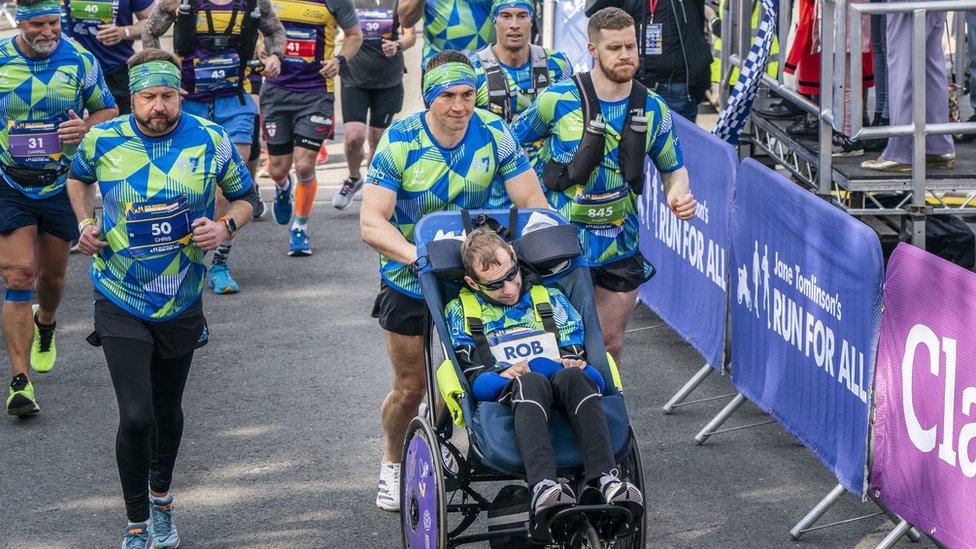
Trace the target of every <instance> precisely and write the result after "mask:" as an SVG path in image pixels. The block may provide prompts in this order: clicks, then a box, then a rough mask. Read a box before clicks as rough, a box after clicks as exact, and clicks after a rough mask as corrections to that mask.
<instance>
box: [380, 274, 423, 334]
mask: <svg viewBox="0 0 976 549" xmlns="http://www.w3.org/2000/svg"><path fill="white" fill-rule="evenodd" d="M428 314H429V313H428V311H427V304H426V303H425V302H424V301H423V300H422V299H415V298H412V297H410V296H408V295H406V294H402V293H400V292H398V291H396V290H394V289H393V288H391V287H390V286H389V284H387V283H386V281H381V282H380V293H379V294H377V296H376V301H374V302H373V318H376V319H379V321H380V326H381V327H382V328H383V329H384V330H386V331H387V332H393V333H395V334H400V335H405V336H419V335H424V323H425V322H426V321H427V315H428Z"/></svg>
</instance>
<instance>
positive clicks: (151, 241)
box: [68, 49, 258, 549]
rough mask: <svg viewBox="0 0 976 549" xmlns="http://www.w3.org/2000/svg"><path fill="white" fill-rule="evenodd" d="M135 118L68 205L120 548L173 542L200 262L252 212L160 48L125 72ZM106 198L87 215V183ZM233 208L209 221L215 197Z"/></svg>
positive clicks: (243, 183)
mask: <svg viewBox="0 0 976 549" xmlns="http://www.w3.org/2000/svg"><path fill="white" fill-rule="evenodd" d="M128 65H129V82H130V92H131V95H132V114H130V115H128V116H123V117H119V118H116V119H115V120H112V121H110V122H106V123H104V124H100V125H98V126H96V127H95V128H92V131H91V132H90V133H89V134H88V135H87V136H85V139H84V141H83V142H82V144H81V147H80V149H79V152H78V155H77V156H76V157H75V159H74V162H73V163H72V165H71V176H70V179H69V181H68V193H69V195H70V197H71V205H72V207H73V208H74V212H75V214H76V216H77V217H78V218H79V219H82V221H81V223H79V227H80V230H81V236H80V237H79V240H78V250H79V251H81V252H82V253H85V254H89V255H93V256H94V261H93V262H92V265H91V268H90V269H89V275H90V277H91V280H92V284H93V285H94V287H95V297H94V305H93V308H94V317H95V318H94V320H95V331H94V332H93V333H92V334H91V335H90V336H89V337H88V342H89V343H91V344H92V345H95V346H100V347H102V350H103V351H104V353H105V361H106V363H107V364H108V369H109V373H110V374H111V377H112V383H113V385H114V387H115V394H116V398H117V400H118V407H119V428H118V434H117V438H116V445H115V452H116V461H117V463H118V467H119V478H120V479H121V481H122V494H123V497H124V500H125V507H126V516H127V518H128V521H129V522H128V524H127V526H126V527H125V529H124V530H123V533H122V547H124V548H126V549H144V548H148V547H149V546H150V544H152V546H153V547H158V548H168V547H169V548H172V547H177V546H178V545H179V544H180V537H179V533H178V531H177V529H176V526H175V525H174V524H173V496H172V495H170V494H169V487H170V483H171V482H172V480H173V469H174V465H175V462H176V455H177V453H178V452H179V447H180V439H181V436H182V428H183V412H182V398H183V388H184V385H185V384H186V378H187V374H188V373H189V369H190V365H191V362H192V360H193V353H194V350H196V349H197V348H199V347H201V346H203V345H205V344H206V343H207V340H208V338H209V331H208V329H207V322H206V319H205V318H204V316H203V303H202V299H201V296H202V293H203V287H204V281H205V277H206V271H207V269H206V264H205V263H204V258H205V255H206V253H207V252H210V251H213V250H214V249H216V248H217V246H218V245H219V244H220V243H221V242H223V241H224V240H226V239H227V238H229V237H230V236H233V234H234V233H235V232H236V231H237V229H238V228H239V227H243V226H244V225H245V224H246V223H247V222H248V221H250V219H251V214H252V211H253V207H254V205H256V204H257V203H258V196H257V193H256V191H255V187H254V185H253V184H252V182H251V176H250V174H249V173H248V171H247V167H246V166H245V164H244V160H243V159H242V158H241V155H240V153H239V152H238V151H237V148H236V147H235V146H234V143H233V142H232V140H231V137H230V136H228V135H227V133H226V132H225V131H224V129H223V128H221V127H220V126H218V125H217V124H215V123H213V122H211V121H209V120H206V119H203V118H200V117H197V116H194V115H191V114H189V113H185V112H181V106H180V89H181V79H180V67H179V64H178V61H177V59H176V57H175V56H173V55H172V54H170V53H167V52H164V51H162V50H156V49H149V50H143V51H141V52H139V53H137V54H135V55H134V56H132V58H131V59H130V60H129V63H128ZM96 184H97V185H98V190H99V191H100V193H101V196H102V212H101V215H100V219H96V218H95V217H94V211H95V210H94V202H95V185H96ZM218 188H219V189H220V190H221V191H222V192H223V196H224V197H226V198H227V200H228V201H230V205H229V206H228V208H227V215H224V216H223V217H221V218H219V219H217V220H213V217H214V211H215V208H216V195H217V189H218Z"/></svg>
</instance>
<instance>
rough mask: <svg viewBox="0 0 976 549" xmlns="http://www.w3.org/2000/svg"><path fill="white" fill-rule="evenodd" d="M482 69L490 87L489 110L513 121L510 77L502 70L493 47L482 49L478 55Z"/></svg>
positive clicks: (506, 119)
mask: <svg viewBox="0 0 976 549" xmlns="http://www.w3.org/2000/svg"><path fill="white" fill-rule="evenodd" d="M476 55H477V57H478V61H479V62H480V63H481V68H482V69H483V70H484V71H485V83H486V84H487V86H488V110H489V111H491V112H492V113H494V114H497V115H498V116H500V117H502V118H503V119H505V121H511V119H512V118H511V117H512V95H511V90H509V88H508V77H507V76H505V71H503V70H502V67H501V64H500V63H499V62H498V58H497V57H495V52H494V51H492V49H491V45H488V46H486V47H485V48H483V49H481V50H480V51H479V52H478V53H477V54H476Z"/></svg>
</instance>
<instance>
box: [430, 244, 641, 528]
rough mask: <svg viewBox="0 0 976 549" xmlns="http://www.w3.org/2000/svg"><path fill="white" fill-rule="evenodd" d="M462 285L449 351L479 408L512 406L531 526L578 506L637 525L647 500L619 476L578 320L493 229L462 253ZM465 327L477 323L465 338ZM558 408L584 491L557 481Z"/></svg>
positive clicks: (450, 309)
mask: <svg viewBox="0 0 976 549" xmlns="http://www.w3.org/2000/svg"><path fill="white" fill-rule="evenodd" d="M461 260H462V263H463V265H464V270H465V276H464V281H465V283H466V286H467V287H465V288H463V289H462V290H461V293H460V295H459V297H458V298H456V299H454V300H453V301H451V302H450V303H448V305H447V307H446V310H445V317H446V320H447V326H448V329H449V330H450V334H451V344H452V346H453V347H454V350H455V353H456V356H457V357H458V360H459V362H460V366H461V369H462V371H463V373H464V375H465V377H466V378H467V380H468V383H469V385H470V387H471V389H472V393H473V396H474V398H475V400H476V401H478V402H484V401H497V402H501V403H503V404H510V405H511V408H512V415H513V418H514V423H515V436H516V439H517V445H518V448H519V451H520V452H521V454H522V460H523V462H524V464H525V473H526V480H527V481H528V485H529V490H530V492H531V494H532V500H531V509H532V515H533V519H534V522H535V523H543V524H544V523H546V522H547V518H548V517H550V516H552V515H553V514H555V513H556V512H557V511H560V510H562V509H566V508H568V507H571V506H573V505H576V504H577V503H579V504H582V505H602V504H610V505H619V506H622V507H625V508H627V509H628V510H630V511H631V513H632V515H633V516H635V517H637V516H640V514H641V513H643V502H644V498H643V496H642V494H641V492H640V490H639V489H638V488H637V487H636V486H634V485H633V484H631V483H629V482H626V481H624V480H621V479H619V478H618V476H617V475H618V472H617V470H616V468H615V459H614V456H613V451H612V449H611V443H610V435H609V433H608V429H607V421H606V418H605V417H604V412H603V408H602V406H601V405H600V398H601V394H602V392H603V387H604V380H603V378H602V377H601V375H600V373H599V372H598V371H597V370H596V369H595V368H593V367H592V366H589V365H587V363H586V350H585V348H584V347H583V342H584V327H583V318H582V317H581V315H580V314H579V313H578V312H577V311H576V309H575V308H574V307H573V305H572V304H571V303H570V301H569V299H567V298H566V296H565V295H564V294H563V293H562V292H561V291H560V290H559V289H558V288H556V287H555V286H553V287H549V288H547V287H544V286H542V285H541V283H538V284H533V283H532V282H531V281H530V280H524V278H529V279H535V280H541V279H540V278H539V277H538V276H536V275H534V273H530V272H528V271H527V274H526V276H525V277H523V273H522V266H520V265H519V262H518V259H517V256H516V254H515V250H514V249H513V248H512V247H511V246H510V245H509V244H507V243H506V242H505V241H503V240H502V239H501V237H499V235H498V234H497V233H496V232H495V230H493V229H492V228H490V227H487V226H483V227H480V228H478V229H475V230H474V231H471V232H469V234H468V235H467V237H466V238H465V240H464V243H463V244H462V246H461ZM472 324H478V325H479V326H477V327H476V329H474V330H472V329H471V326H472ZM553 407H556V408H557V409H561V410H562V411H563V412H564V413H565V414H566V416H567V417H568V418H569V420H570V422H571V424H572V426H573V428H574V430H575V431H576V434H577V436H578V438H579V441H580V445H581V449H582V454H583V464H584V474H585V477H584V478H585V485H584V487H583V488H582V490H581V493H580V496H579V499H577V497H576V494H575V493H574V491H573V489H572V488H571V487H570V486H567V485H566V484H563V483H560V482H559V481H558V477H557V474H556V459H555V456H554V454H553V449H552V443H551V441H550V437H549V427H548V422H549V413H550V410H551V409H553Z"/></svg>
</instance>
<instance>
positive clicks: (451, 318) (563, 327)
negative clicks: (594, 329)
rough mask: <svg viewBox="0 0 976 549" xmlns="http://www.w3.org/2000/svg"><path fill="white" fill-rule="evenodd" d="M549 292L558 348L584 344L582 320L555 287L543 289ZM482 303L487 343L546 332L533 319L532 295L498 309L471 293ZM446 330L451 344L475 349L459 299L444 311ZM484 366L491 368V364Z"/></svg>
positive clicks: (534, 317) (482, 319)
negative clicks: (513, 336)
mask: <svg viewBox="0 0 976 549" xmlns="http://www.w3.org/2000/svg"><path fill="white" fill-rule="evenodd" d="M546 290H548V291H549V303H550V304H551V305H552V316H553V320H555V322H556V329H557V330H558V331H559V346H560V347H568V346H570V345H579V346H583V345H584V340H583V337H584V335H585V331H584V328H583V317H582V316H581V315H580V314H579V312H577V311H576V308H575V307H573V304H572V303H570V302H569V299H568V298H567V297H566V296H565V295H564V294H563V293H562V292H561V291H559V289H558V288H555V287H546ZM471 293H472V294H474V296H475V297H476V298H477V299H478V302H479V303H481V321H482V322H483V323H484V326H485V338H486V339H488V341H489V343H490V342H491V340H492V339H493V338H500V337H506V336H511V335H514V334H518V333H520V332H533V331H539V330H545V326H543V325H542V321H541V320H538V319H536V316H535V307H534V306H533V304H532V295H531V294H530V293H529V292H528V291H525V292H524V293H523V294H522V297H521V298H519V300H518V302H516V303H515V305H511V306H508V307H506V306H501V305H498V304H496V303H492V302H490V301H488V300H486V299H485V298H484V296H482V295H481V294H480V293H478V292H471ZM444 315H445V318H446V320H447V329H448V330H450V332H451V345H452V346H453V347H454V348H458V347H461V346H465V345H467V346H471V347H475V346H476V344H475V341H474V339H473V338H472V337H471V335H470V334H468V332H467V331H466V330H465V329H464V307H463V305H461V299H460V298H455V299H453V300H452V301H451V302H450V303H448V304H447V307H445V309H444ZM487 366H491V365H490V364H489V365H487Z"/></svg>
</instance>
